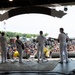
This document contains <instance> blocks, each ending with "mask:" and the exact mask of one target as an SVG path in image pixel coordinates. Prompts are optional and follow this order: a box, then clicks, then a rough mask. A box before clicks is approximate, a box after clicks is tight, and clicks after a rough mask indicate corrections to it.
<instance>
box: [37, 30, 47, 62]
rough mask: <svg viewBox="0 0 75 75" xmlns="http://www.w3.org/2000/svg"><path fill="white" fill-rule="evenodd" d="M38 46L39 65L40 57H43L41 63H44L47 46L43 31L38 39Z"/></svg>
mask: <svg viewBox="0 0 75 75" xmlns="http://www.w3.org/2000/svg"><path fill="white" fill-rule="evenodd" d="M36 41H37V43H38V46H37V56H38V63H39V61H40V57H41V61H42V62H43V59H44V49H43V48H44V46H45V42H46V38H45V37H44V36H43V31H40V35H39V36H37V39H36Z"/></svg>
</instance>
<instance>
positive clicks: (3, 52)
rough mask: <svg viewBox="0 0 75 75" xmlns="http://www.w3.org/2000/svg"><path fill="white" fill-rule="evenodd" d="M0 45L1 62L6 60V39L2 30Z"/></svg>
mask: <svg viewBox="0 0 75 75" xmlns="http://www.w3.org/2000/svg"><path fill="white" fill-rule="evenodd" d="M0 46H1V58H2V63H6V62H7V40H6V38H5V33H4V32H1V36H0Z"/></svg>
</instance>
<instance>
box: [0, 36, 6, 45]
mask: <svg viewBox="0 0 75 75" xmlns="http://www.w3.org/2000/svg"><path fill="white" fill-rule="evenodd" d="M0 45H1V46H4V45H7V40H6V38H5V37H4V36H0Z"/></svg>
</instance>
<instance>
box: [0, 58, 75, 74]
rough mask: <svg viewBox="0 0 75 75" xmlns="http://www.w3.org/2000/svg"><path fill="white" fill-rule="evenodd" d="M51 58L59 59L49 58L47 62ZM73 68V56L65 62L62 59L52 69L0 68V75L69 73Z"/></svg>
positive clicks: (74, 64)
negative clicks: (61, 61) (16, 69)
mask: <svg viewBox="0 0 75 75" xmlns="http://www.w3.org/2000/svg"><path fill="white" fill-rule="evenodd" d="M52 60H58V61H59V58H50V59H48V61H47V62H50V61H52ZM26 61H28V62H31V61H32V60H26ZM28 62H27V63H28ZM47 62H46V63H47ZM44 63H45V62H44ZM41 64H42V63H41ZM0 65H1V63H0ZM2 65H3V64H2ZM21 65H22V64H21ZM0 67H1V66H0ZM6 67H7V66H6ZM10 67H11V66H10ZM74 69H75V58H69V62H68V63H66V62H65V60H64V63H63V64H61V63H58V64H57V65H56V67H55V68H54V69H53V70H52V71H1V70H0V73H1V74H2V75H3V74H6V75H38V74H39V75H43V74H45V75H69V73H71V71H73V70H74ZM1 74H0V75H1ZM70 75H71V74H70ZM72 75H73V74H72Z"/></svg>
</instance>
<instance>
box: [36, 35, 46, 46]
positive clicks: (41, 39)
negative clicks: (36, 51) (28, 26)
mask: <svg viewBox="0 0 75 75" xmlns="http://www.w3.org/2000/svg"><path fill="white" fill-rule="evenodd" d="M36 40H37V41H38V44H40V45H44V43H45V42H46V38H45V37H44V36H42V35H39V36H38V37H37V39H36Z"/></svg>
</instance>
